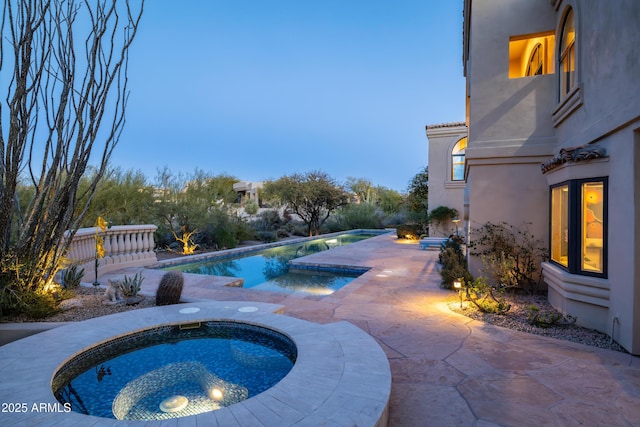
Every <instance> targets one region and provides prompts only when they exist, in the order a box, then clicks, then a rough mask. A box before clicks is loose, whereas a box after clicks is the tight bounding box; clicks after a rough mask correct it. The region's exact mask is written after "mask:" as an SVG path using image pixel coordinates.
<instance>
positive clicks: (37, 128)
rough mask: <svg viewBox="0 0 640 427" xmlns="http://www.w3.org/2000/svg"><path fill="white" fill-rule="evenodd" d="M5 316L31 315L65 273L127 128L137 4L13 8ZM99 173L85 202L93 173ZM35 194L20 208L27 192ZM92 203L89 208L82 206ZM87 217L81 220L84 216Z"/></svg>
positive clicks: (4, 142) (1, 150)
mask: <svg viewBox="0 0 640 427" xmlns="http://www.w3.org/2000/svg"><path fill="white" fill-rule="evenodd" d="M2 3H3V11H2V18H1V21H0V30H1V36H2V40H1V41H0V43H1V46H0V91H2V92H3V93H4V96H3V98H4V100H3V101H2V102H0V162H1V163H2V164H1V167H0V265H1V271H0V310H1V309H2V308H3V307H7V305H9V306H11V307H12V308H13V309H16V308H18V309H19V308H20V307H24V302H23V301H22V296H24V295H26V296H31V297H33V296H34V295H37V294H38V293H39V292H40V290H42V289H43V287H44V286H45V285H46V283H47V282H48V281H50V280H52V278H53V277H54V275H55V272H56V271H57V269H58V268H59V267H60V262H61V260H62V257H63V256H64V254H65V252H66V250H67V248H68V246H67V245H68V242H69V241H70V240H71V239H70V238H65V232H66V231H67V230H70V232H71V236H68V237H72V236H73V234H74V230H76V229H77V228H78V226H79V224H80V223H81V221H82V219H83V216H84V215H85V212H86V209H87V206H88V204H89V203H90V202H91V195H92V194H93V192H95V190H96V186H97V185H98V182H99V180H100V179H101V178H102V176H103V175H104V173H105V171H106V168H107V164H108V161H109V158H110V156H111V153H112V152H113V150H114V148H115V147H116V145H117V143H118V140H119V138H120V135H121V132H122V130H123V126H124V123H125V111H126V106H127V99H128V93H129V91H128V87H127V64H128V54H129V48H130V47H131V44H132V42H133V40H134V38H135V35H136V33H137V30H138V26H139V23H140V18H141V16H142V9H143V2H142V1H136V2H134V3H135V4H136V8H135V10H134V9H133V8H132V7H131V6H130V4H129V2H128V1H126V0H125V1H118V2H115V1H110V0H94V1H88V0H87V1H77V0H3V1H2ZM90 164H91V165H97V166H95V167H96V169H95V171H96V173H95V174H94V175H93V180H92V181H91V183H90V184H89V185H88V186H86V188H84V191H85V192H86V194H78V188H79V184H80V181H81V178H82V177H83V175H84V174H85V171H86V170H87V167H88V166H89V165H90ZM20 185H24V186H27V187H31V188H32V191H31V192H21V194H30V199H29V200H27V201H25V200H17V196H18V191H17V189H18V187H19V186H20ZM79 200H83V203H84V204H85V205H84V207H83V208H82V207H80V208H79V206H78V203H79ZM78 212H79V214H78Z"/></svg>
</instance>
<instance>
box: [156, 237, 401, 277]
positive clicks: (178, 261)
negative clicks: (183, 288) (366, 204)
mask: <svg viewBox="0 0 640 427" xmlns="http://www.w3.org/2000/svg"><path fill="white" fill-rule="evenodd" d="M393 232H395V229H364V228H361V229H356V230H349V232H345V231H337V232H335V233H328V234H322V235H319V236H309V237H299V238H294V239H289V240H279V241H277V242H271V243H261V244H258V245H251V246H243V247H238V248H232V249H225V250H222V251H215V252H205V253H201V254H195V255H186V256H181V257H179V258H170V259H165V260H162V261H157V262H155V263H154V264H151V265H148V266H146V267H145V268H149V269H162V268H167V267H173V266H178V265H183V264H192V263H196V262H201V261H208V260H217V259H225V258H233V257H237V256H240V255H246V254H250V253H253V252H260V251H263V250H266V249H271V248H276V247H279V246H287V245H295V244H298V243H304V242H309V241H312V240H319V239H330V238H332V237H337V236H341V235H344V234H367V233H371V234H376V236H373V237H378V235H380V236H382V235H384V234H389V233H393ZM356 243H357V242H356ZM295 259H297V258H295ZM290 263H291V262H290Z"/></svg>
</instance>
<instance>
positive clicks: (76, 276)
mask: <svg viewBox="0 0 640 427" xmlns="http://www.w3.org/2000/svg"><path fill="white" fill-rule="evenodd" d="M83 277H84V268H81V269H78V266H77V265H75V264H74V265H72V266H70V267H69V268H66V269H65V270H63V271H62V273H61V274H60V281H61V282H62V283H61V285H62V287H64V288H66V289H75V288H77V287H78V286H80V283H81V282H82V278H83Z"/></svg>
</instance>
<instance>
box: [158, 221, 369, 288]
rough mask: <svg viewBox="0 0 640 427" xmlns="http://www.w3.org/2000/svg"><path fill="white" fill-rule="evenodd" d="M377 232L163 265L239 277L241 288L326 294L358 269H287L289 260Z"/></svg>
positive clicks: (352, 241)
mask: <svg viewBox="0 0 640 427" xmlns="http://www.w3.org/2000/svg"><path fill="white" fill-rule="evenodd" d="M377 235H378V234H364V233H363V234H343V235H340V236H337V237H331V238H326V239H315V240H310V241H307V242H304V243H296V244H290V245H282V246H277V247H274V248H269V249H263V250H260V251H256V252H251V253H249V254H245V255H239V256H234V257H232V258H228V257H227V258H217V259H215V258H214V259H211V260H207V261H200V262H197V263H191V264H181V265H177V266H172V267H168V268H166V269H167V270H180V271H182V272H184V273H195V274H206V275H210V276H228V277H242V278H243V279H244V284H243V287H244V288H251V289H256V290H267V291H277V292H290V293H294V292H295V293H305V294H314V295H328V294H331V293H333V292H335V291H336V290H338V289H340V288H342V287H343V286H345V285H347V284H348V283H350V282H351V281H352V280H353V279H355V278H356V277H358V276H359V275H360V274H362V273H363V272H364V271H365V270H361V271H354V270H351V271H348V270H343V271H338V270H336V269H333V270H332V271H322V270H301V269H296V268H293V269H290V265H289V261H291V260H292V259H295V258H300V257H303V256H306V255H311V254H315V253H318V252H322V251H326V250H329V249H333V248H336V247H339V246H344V245H348V244H350V243H355V242H358V241H361V240H364V239H368V238H370V237H373V236H377Z"/></svg>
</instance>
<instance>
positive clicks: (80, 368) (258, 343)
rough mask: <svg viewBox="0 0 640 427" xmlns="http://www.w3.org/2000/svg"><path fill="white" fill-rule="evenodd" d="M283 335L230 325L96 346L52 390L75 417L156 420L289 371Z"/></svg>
mask: <svg viewBox="0 0 640 427" xmlns="http://www.w3.org/2000/svg"><path fill="white" fill-rule="evenodd" d="M295 359H296V350H295V345H294V344H293V343H292V342H291V341H290V340H289V339H288V338H287V337H285V336H284V335H282V334H279V333H278V332H275V331H271V330H268V329H266V328H262V327H257V326H253V325H248V324H242V323H236V322H207V323H204V324H202V325H201V324H194V325H182V327H180V326H177V325H174V326H164V327H159V328H154V329H152V330H147V331H143V332H141V333H135V334H131V335H127V336H125V337H121V338H118V339H116V340H114V341H113V342H109V343H106V344H101V345H100V346H98V347H96V348H93V349H91V350H89V351H88V352H86V353H83V354H81V355H80V357H76V358H74V359H73V360H72V361H70V362H69V363H67V364H65V365H64V366H63V367H62V368H61V369H60V370H59V371H58V372H57V373H56V375H55V377H54V380H53V391H54V395H55V396H56V399H58V401H59V402H61V403H63V404H64V403H70V404H71V408H72V410H73V411H75V412H81V413H84V414H89V415H95V416H99V417H105V418H116V419H125V420H162V419H169V418H176V417H183V416H188V415H196V414H199V413H202V412H207V411H212V410H216V409H219V408H221V407H224V406H229V405H231V404H234V403H238V402H240V401H242V400H245V399H247V398H249V397H252V396H255V395H256V394H259V393H261V392H263V391H265V390H267V389H268V388H270V387H272V386H273V385H274V384H276V383H277V382H278V381H280V380H281V379H282V378H283V377H284V376H285V375H286V374H287V373H288V372H289V371H290V370H291V368H292V367H293V364H294V362H295Z"/></svg>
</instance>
